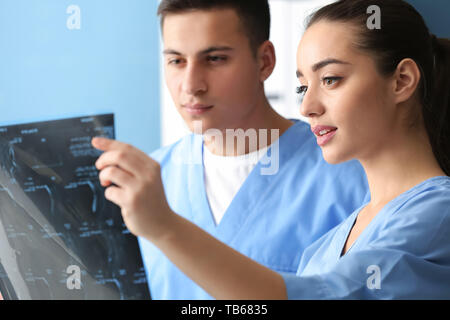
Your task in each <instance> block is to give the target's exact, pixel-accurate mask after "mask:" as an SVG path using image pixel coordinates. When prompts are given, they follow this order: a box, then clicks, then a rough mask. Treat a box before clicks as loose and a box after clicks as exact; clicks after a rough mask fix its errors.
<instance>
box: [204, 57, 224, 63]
mask: <svg viewBox="0 0 450 320" xmlns="http://www.w3.org/2000/svg"><path fill="white" fill-rule="evenodd" d="M226 59H227V58H226V57H219V56H208V57H207V60H208V61H211V62H220V61H225V60H226Z"/></svg>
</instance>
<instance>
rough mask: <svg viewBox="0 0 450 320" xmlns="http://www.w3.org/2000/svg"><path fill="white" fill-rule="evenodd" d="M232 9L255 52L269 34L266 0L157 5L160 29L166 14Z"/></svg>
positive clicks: (168, 0) (169, 0)
mask: <svg viewBox="0 0 450 320" xmlns="http://www.w3.org/2000/svg"><path fill="white" fill-rule="evenodd" d="M213 9H233V10H235V11H236V13H237V15H238V17H239V19H240V21H241V24H242V26H243V29H244V32H245V34H246V35H247V37H248V39H249V41H250V47H251V49H252V51H253V53H255V54H256V52H257V50H258V48H259V46H260V45H261V44H262V43H263V42H264V41H266V40H269V36H270V8H269V2H268V0H162V1H161V3H160V5H159V7H158V15H159V16H160V17H161V29H162V26H163V24H164V18H165V17H166V16H167V15H168V14H175V13H182V12H187V11H192V10H213Z"/></svg>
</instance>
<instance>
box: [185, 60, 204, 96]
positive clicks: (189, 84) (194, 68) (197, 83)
mask: <svg viewBox="0 0 450 320" xmlns="http://www.w3.org/2000/svg"><path fill="white" fill-rule="evenodd" d="M182 89H183V91H184V92H186V93H187V94H189V95H198V94H201V93H204V92H206V91H207V90H208V86H207V82H206V77H205V72H204V70H203V69H202V67H201V66H199V65H197V64H195V63H192V64H191V65H188V66H187V68H186V69H185V75H184V79H183V83H182Z"/></svg>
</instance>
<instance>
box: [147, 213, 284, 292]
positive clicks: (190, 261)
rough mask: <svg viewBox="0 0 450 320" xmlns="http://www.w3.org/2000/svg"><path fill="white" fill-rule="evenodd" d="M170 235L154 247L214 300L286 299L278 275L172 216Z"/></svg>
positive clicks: (156, 242)
mask: <svg viewBox="0 0 450 320" xmlns="http://www.w3.org/2000/svg"><path fill="white" fill-rule="evenodd" d="M170 230H171V231H170V232H169V233H167V236H165V237H162V238H161V239H158V240H156V241H154V243H155V245H156V246H157V247H159V249H160V250H161V251H162V252H164V254H165V255H166V256H167V257H168V258H169V259H170V260H171V261H172V262H173V263H174V264H175V265H176V266H177V267H178V268H179V269H180V270H181V271H183V272H184V273H185V274H186V275H187V276H188V277H189V278H191V279H192V280H193V281H195V282H196V283H197V284H198V285H199V286H200V287H202V288H203V289H204V290H205V291H206V292H208V293H209V294H210V295H211V296H213V297H214V298H216V299H255V300H256V299H264V300H266V299H267V300H268V299H270V300H273V299H287V294H286V287H285V284H284V280H283V278H282V277H281V275H279V274H278V273H277V272H275V271H272V270H270V269H269V268H266V267H264V266H262V265H261V264H259V263H257V262H255V261H253V260H251V259H250V258H248V257H246V256H244V255H242V254H241V253H239V252H238V251H236V250H234V249H232V248H231V247H228V246H227V245H225V244H224V243H222V242H220V241H219V240H217V239H215V238H214V237H212V236H211V235H209V234H208V233H207V232H205V231H204V230H202V229H200V228H199V227H197V226H196V225H194V224H193V223H191V222H189V221H188V220H186V219H184V218H182V217H180V216H179V215H177V214H175V213H173V214H171V218H170Z"/></svg>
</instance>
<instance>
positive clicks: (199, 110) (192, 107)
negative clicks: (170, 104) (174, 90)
mask: <svg viewBox="0 0 450 320" xmlns="http://www.w3.org/2000/svg"><path fill="white" fill-rule="evenodd" d="M212 107H213V106H208V105H203V104H186V105H183V108H184V109H185V110H186V112H187V113H189V114H192V115H200V114H203V113H205V112H208V111H209V110H211V109H212Z"/></svg>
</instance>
